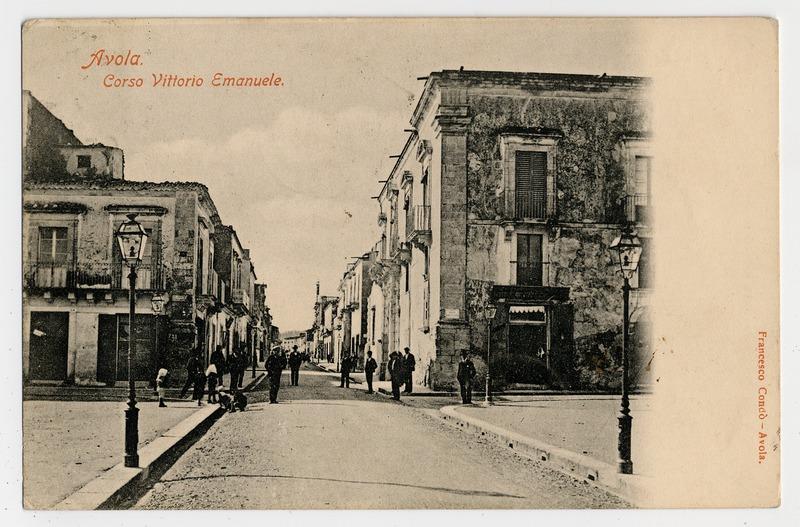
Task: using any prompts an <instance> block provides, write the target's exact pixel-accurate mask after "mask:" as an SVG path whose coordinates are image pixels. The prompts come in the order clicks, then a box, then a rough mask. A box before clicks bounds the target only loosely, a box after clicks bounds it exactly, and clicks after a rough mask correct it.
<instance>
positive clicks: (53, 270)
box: [25, 262, 166, 291]
mask: <svg viewBox="0 0 800 527" xmlns="http://www.w3.org/2000/svg"><path fill="white" fill-rule="evenodd" d="M128 273H129V268H128V266H127V265H125V264H124V263H121V262H115V263H112V264H108V263H94V262H77V263H71V262H69V263H52V262H34V263H32V264H30V265H29V266H28V270H27V273H26V276H25V284H26V286H27V287H28V288H36V289H128V287H129V282H128ZM165 278H166V273H165V272H164V268H163V266H162V265H161V264H151V263H143V264H140V265H139V266H138V267H137V268H136V288H137V289H139V290H144V291H147V290H152V291H163V290H165V289H166V280H165Z"/></svg>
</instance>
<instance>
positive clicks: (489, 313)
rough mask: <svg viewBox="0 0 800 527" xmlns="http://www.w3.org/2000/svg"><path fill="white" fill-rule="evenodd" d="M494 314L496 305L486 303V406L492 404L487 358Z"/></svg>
mask: <svg viewBox="0 0 800 527" xmlns="http://www.w3.org/2000/svg"><path fill="white" fill-rule="evenodd" d="M496 314H497V306H495V305H494V304H487V305H486V309H485V311H484V315H485V316H486V396H485V398H484V401H485V402H484V404H485V405H486V406H491V404H492V376H491V374H490V373H489V372H490V366H489V359H490V358H491V357H490V353H491V351H492V320H494V316H495V315H496Z"/></svg>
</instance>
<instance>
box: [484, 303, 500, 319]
mask: <svg viewBox="0 0 800 527" xmlns="http://www.w3.org/2000/svg"><path fill="white" fill-rule="evenodd" d="M496 314H497V306H495V305H492V304H489V305H487V306H486V312H485V315H486V318H487V319H488V320H492V319H493V318H494V316H495V315H496Z"/></svg>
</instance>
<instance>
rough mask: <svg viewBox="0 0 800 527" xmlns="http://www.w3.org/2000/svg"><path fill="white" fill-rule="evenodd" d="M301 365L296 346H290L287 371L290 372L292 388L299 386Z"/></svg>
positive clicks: (301, 361) (300, 357) (301, 357)
mask: <svg viewBox="0 0 800 527" xmlns="http://www.w3.org/2000/svg"><path fill="white" fill-rule="evenodd" d="M302 363H303V356H302V355H301V354H300V352H299V351H297V346H296V345H295V346H292V352H291V353H289V369H291V370H292V375H291V383H292V386H299V384H300V365H301V364H302Z"/></svg>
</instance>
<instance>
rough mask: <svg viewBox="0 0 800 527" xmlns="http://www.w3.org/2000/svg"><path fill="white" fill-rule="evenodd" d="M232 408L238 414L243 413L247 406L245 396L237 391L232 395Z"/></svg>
mask: <svg viewBox="0 0 800 527" xmlns="http://www.w3.org/2000/svg"><path fill="white" fill-rule="evenodd" d="M233 406H234V408H236V409H237V410H239V411H240V412H244V409H245V407H246V406H247V396H246V395H245V394H243V393H242V392H240V391H239V390H236V393H234V394H233Z"/></svg>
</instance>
